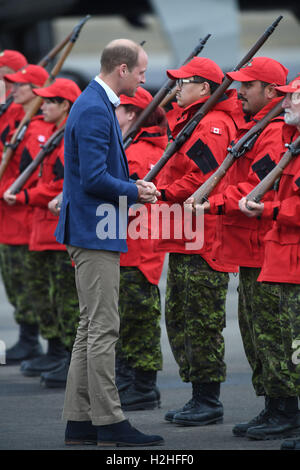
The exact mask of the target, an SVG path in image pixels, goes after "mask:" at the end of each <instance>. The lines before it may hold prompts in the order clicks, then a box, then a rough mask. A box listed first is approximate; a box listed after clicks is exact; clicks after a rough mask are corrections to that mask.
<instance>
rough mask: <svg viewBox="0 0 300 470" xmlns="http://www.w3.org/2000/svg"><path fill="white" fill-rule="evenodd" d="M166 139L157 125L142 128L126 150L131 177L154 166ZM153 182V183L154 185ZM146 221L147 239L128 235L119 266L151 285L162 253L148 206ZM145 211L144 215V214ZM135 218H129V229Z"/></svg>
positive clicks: (157, 277) (156, 279)
mask: <svg viewBox="0 0 300 470" xmlns="http://www.w3.org/2000/svg"><path fill="white" fill-rule="evenodd" d="M167 142H168V139H167V135H166V131H163V130H162V129H161V128H160V127H159V126H153V127H147V128H142V129H141V130H140V132H139V133H138V135H137V136H136V138H135V139H134V141H133V142H132V144H131V145H130V147H128V149H127V150H126V156H127V160H128V165H129V171H130V177H131V178H133V179H142V178H143V177H144V176H145V175H146V174H147V173H148V172H149V171H150V170H151V168H152V167H153V166H154V165H155V163H156V162H157V160H158V159H159V158H160V157H161V155H162V154H163V152H164V150H165V148H166V145H167ZM154 183H155V182H154ZM143 209H144V210H145V218H144V219H143V221H142V223H144V224H145V225H144V226H143V229H146V232H145V236H147V238H146V239H143V238H138V239H136V240H134V239H133V238H130V233H128V238H127V246H128V252H127V253H121V258H120V265H121V266H136V267H137V268H138V269H139V270H140V271H141V272H142V273H143V274H144V276H145V277H146V278H147V279H148V281H149V282H151V283H152V284H156V285H157V284H158V283H159V280H160V276H161V272H162V268H163V263H164V258H165V253H155V252H154V243H155V241H154V240H153V239H151V217H150V215H151V212H150V211H151V205H144V206H143ZM146 211H147V212H146ZM129 214H130V212H129ZM133 220H134V217H129V226H130V224H131V223H132V222H133Z"/></svg>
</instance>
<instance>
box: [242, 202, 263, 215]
mask: <svg viewBox="0 0 300 470" xmlns="http://www.w3.org/2000/svg"><path fill="white" fill-rule="evenodd" d="M239 209H240V211H241V212H242V213H243V214H245V215H247V217H259V216H260V215H261V214H262V213H263V210H264V204H263V203H262V202H260V203H259V204H257V203H256V202H253V201H247V199H246V198H245V197H243V198H242V199H240V200H239Z"/></svg>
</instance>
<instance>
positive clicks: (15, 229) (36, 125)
mask: <svg viewBox="0 0 300 470" xmlns="http://www.w3.org/2000/svg"><path fill="white" fill-rule="evenodd" d="M52 128H53V125H52V124H49V123H46V122H45V121H44V119H43V117H42V116H35V117H34V118H33V119H32V120H31V122H30V124H29V126H28V128H27V130H26V133H25V136H24V138H23V140H22V142H21V143H20V144H19V146H18V147H17V149H16V151H15V153H14V154H13V157H12V159H11V160H10V162H9V165H8V167H7V168H6V171H5V173H4V174H3V177H2V179H1V181H0V197H1V200H0V243H4V244H7V245H26V244H28V243H29V238H30V233H31V227H32V213H33V208H32V207H31V206H28V205H22V204H19V203H16V204H14V205H12V206H9V205H8V204H6V202H5V201H4V200H3V193H4V192H5V190H6V189H8V188H9V186H10V185H11V184H12V183H13V182H14V181H15V179H16V178H17V177H18V176H19V175H20V173H22V171H23V170H24V169H25V168H26V167H27V166H28V164H29V163H30V162H31V161H32V159H33V158H34V157H35V156H36V155H37V153H38V152H39V150H40V146H41V145H42V144H44V143H45V141H46V140H47V138H48V135H49V132H50V130H51V129H52ZM9 140H10V139H9ZM37 175H38V171H36V172H35V173H34V174H33V175H32V177H30V178H29V180H28V181H27V182H26V184H25V186H24V188H26V189H28V188H30V187H32V186H34V185H35V184H36V183H37Z"/></svg>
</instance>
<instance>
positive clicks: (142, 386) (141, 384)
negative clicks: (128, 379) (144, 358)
mask: <svg viewBox="0 0 300 470" xmlns="http://www.w3.org/2000/svg"><path fill="white" fill-rule="evenodd" d="M134 371H135V374H134V383H133V384H131V385H130V386H129V387H127V388H125V389H124V390H122V391H121V392H120V393H119V395H120V401H121V406H122V409H123V410H124V411H134V410H152V409H154V408H157V407H158V408H159V407H160V393H159V390H158V388H157V387H156V376H157V372H156V371H150V370H149V371H146V370H142V369H134Z"/></svg>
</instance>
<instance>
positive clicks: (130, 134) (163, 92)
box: [123, 34, 211, 150]
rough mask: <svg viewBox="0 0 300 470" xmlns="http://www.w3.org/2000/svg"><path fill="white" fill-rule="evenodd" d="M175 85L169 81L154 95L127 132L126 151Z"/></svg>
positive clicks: (198, 51) (199, 46) (203, 42)
mask: <svg viewBox="0 0 300 470" xmlns="http://www.w3.org/2000/svg"><path fill="white" fill-rule="evenodd" d="M210 36H211V34H208V35H207V36H205V38H204V39H201V40H200V42H199V44H198V45H197V46H196V47H195V49H194V50H193V52H192V53H191V54H190V55H189V56H188V58H187V59H186V60H185V61H184V63H183V65H184V64H186V63H187V62H189V61H190V60H191V59H192V58H193V57H195V56H197V55H198V54H200V52H201V51H202V49H203V48H204V46H205V44H206V42H207V41H208V39H209V38H210ZM174 84H175V80H168V81H167V82H166V83H165V84H164V85H163V86H162V87H161V89H160V90H158V92H157V93H156V94H155V95H154V97H153V100H152V101H151V103H149V104H148V106H147V107H146V108H145V109H144V110H143V111H142V113H141V114H140V115H139V117H138V119H137V120H136V122H135V123H134V124H133V126H131V128H130V129H129V130H128V131H127V132H126V134H125V135H124V139H123V146H124V149H125V150H126V149H127V148H128V147H129V145H130V144H131V142H132V141H133V139H134V138H135V136H136V135H137V133H138V132H139V129H140V128H141V127H142V126H143V123H144V122H145V121H146V119H147V118H148V116H150V114H151V113H153V111H154V110H155V109H156V108H157V107H158V106H159V105H161V102H162V100H163V99H164V98H165V97H166V96H167V95H168V93H170V92H171V89H172V87H173V86H174Z"/></svg>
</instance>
